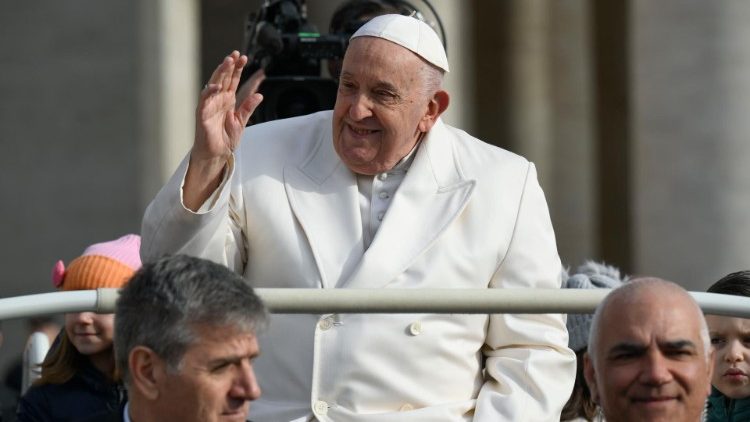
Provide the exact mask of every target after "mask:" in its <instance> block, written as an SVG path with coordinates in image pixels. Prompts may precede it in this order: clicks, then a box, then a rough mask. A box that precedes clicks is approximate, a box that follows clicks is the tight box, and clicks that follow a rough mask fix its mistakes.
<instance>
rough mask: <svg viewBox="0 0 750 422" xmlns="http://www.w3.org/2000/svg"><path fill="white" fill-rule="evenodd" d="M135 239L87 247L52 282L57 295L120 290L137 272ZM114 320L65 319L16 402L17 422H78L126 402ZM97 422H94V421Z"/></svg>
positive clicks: (56, 270) (129, 237)
mask: <svg viewBox="0 0 750 422" xmlns="http://www.w3.org/2000/svg"><path fill="white" fill-rule="evenodd" d="M140 244H141V239H140V237H139V236H137V235H127V236H123V237H121V238H119V239H117V240H113V241H109V242H104V243H98V244H95V245H92V246H89V247H88V248H87V249H86V250H85V251H84V252H83V254H82V255H81V256H80V257H78V258H76V259H74V260H73V261H72V262H71V263H70V265H69V267H68V268H67V269H66V268H65V266H64V265H63V263H62V261H60V262H58V263H57V264H56V265H55V268H54V270H53V273H52V280H53V281H54V283H55V285H56V286H57V287H58V288H60V289H62V290H91V289H97V288H105V287H107V288H120V287H122V286H124V285H125V284H126V283H127V282H128V281H129V280H130V278H131V277H132V276H133V274H134V273H135V271H136V270H138V269H139V268H140V267H141V260H140V256H139V249H140ZM113 337H114V314H95V313H93V312H76V313H69V314H66V315H65V328H64V329H63V330H62V331H61V333H60V334H59V336H58V338H57V339H56V340H55V342H54V343H53V345H52V347H51V348H50V351H49V353H48V354H47V356H46V357H45V358H44V361H43V362H42V365H41V377H40V378H39V379H38V380H36V381H35V382H34V384H33V385H32V386H31V388H29V390H28V391H27V392H26V393H25V394H24V395H23V397H21V400H20V401H19V406H18V412H17V417H18V421H19V422H46V421H50V422H52V421H54V422H78V421H81V420H85V419H87V418H92V417H94V418H96V417H98V415H103V414H105V413H109V412H112V411H113V410H116V409H119V408H121V405H122V403H124V402H125V400H126V397H125V389H124V388H123V386H122V384H121V383H120V382H119V380H118V376H117V374H116V371H115V356H114V349H113V346H112V344H113ZM95 420H96V419H95Z"/></svg>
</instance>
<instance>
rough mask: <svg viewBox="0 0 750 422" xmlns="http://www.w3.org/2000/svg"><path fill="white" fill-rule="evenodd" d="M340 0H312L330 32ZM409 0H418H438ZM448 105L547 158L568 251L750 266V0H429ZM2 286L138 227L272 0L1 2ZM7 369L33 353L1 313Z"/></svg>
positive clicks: (663, 263) (641, 268)
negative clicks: (199, 102) (251, 22)
mask: <svg viewBox="0 0 750 422" xmlns="http://www.w3.org/2000/svg"><path fill="white" fill-rule="evenodd" d="M339 3H340V0H337V1H332V0H308V1H307V9H308V13H309V18H310V21H311V22H312V23H314V24H315V25H317V27H318V28H319V29H320V30H321V32H324V33H325V32H326V31H327V26H328V25H327V22H328V19H329V17H330V15H331V13H332V11H333V10H334V9H335V8H336V6H337V5H338V4H339ZM412 3H413V4H414V5H415V6H417V7H418V8H421V7H423V3H422V2H420V1H417V0H414V1H412ZM431 3H432V4H433V5H434V6H435V8H436V9H437V11H438V14H439V16H440V18H441V19H442V20H443V23H444V25H445V29H446V33H447V37H448V57H449V60H450V62H451V68H452V69H453V71H452V72H451V73H450V74H449V75H448V77H447V80H446V86H447V88H448V90H449V91H450V92H451V94H452V97H451V100H452V101H451V106H450V108H449V110H448V112H447V113H446V114H445V117H444V119H445V120H446V121H447V123H449V124H452V125H454V126H458V127H461V128H463V129H465V130H466V131H467V132H469V133H471V134H473V135H475V136H477V137H479V138H481V139H483V140H485V141H487V142H490V143H493V144H496V145H499V146H501V147H504V148H507V149H510V150H512V151H515V152H518V153H520V154H522V155H524V156H526V157H527V158H529V159H530V160H532V161H534V162H535V163H536V164H537V166H538V170H539V175H540V180H541V183H542V186H543V187H544V189H545V192H546V194H547V198H548V202H549V205H550V210H551V214H552V219H553V224H554V226H555V230H556V233H557V241H558V246H559V250H560V254H561V257H562V260H563V262H564V263H566V264H571V265H577V264H578V263H580V262H581V261H582V260H583V259H587V258H591V259H597V260H604V261H606V262H608V263H610V264H612V265H615V266H617V267H619V268H621V269H622V270H623V271H624V272H626V273H628V274H653V275H657V276H660V277H664V278H667V279H670V280H674V281H677V282H679V283H681V284H683V285H684V286H686V287H687V288H689V289H693V290H704V289H705V288H706V287H707V286H708V285H709V284H711V283H712V282H714V281H716V280H718V279H719V278H720V277H721V276H723V275H724V274H726V273H728V272H730V271H735V270H739V269H747V268H750V263H749V262H748V261H749V260H748V252H746V251H745V248H744V246H745V244H744V242H745V240H746V239H748V238H750V176H748V175H747V174H746V170H743V169H744V168H745V164H746V162H747V161H748V158H749V157H750V142H749V140H748V137H749V136H750V135H749V134H750V26H748V25H747V24H746V22H748V20H750V2H746V1H743V0H718V1H710V2H709V1H702V0H662V1H658V2H655V1H649V0H629V1H628V0H611V1H606V2H604V1H597V0H505V1H497V0H464V1H455V0H431ZM0 4H1V5H2V7H1V8H0V10H1V11H2V12H0V146H1V148H2V153H0V198H1V199H0V204H1V205H0V221H2V224H0V264H1V265H2V268H3V275H2V281H1V282H2V287H1V288H0V295H1V296H2V297H8V296H17V295H22V294H31V293H41V292H50V291H52V290H53V289H52V286H51V282H50V276H49V274H50V271H51V268H52V265H53V263H54V262H55V261H56V260H57V259H63V260H64V261H65V262H69V260H70V259H72V258H73V257H75V256H78V255H79V254H80V253H81V251H82V250H83V248H84V247H85V246H86V245H89V244H91V243H92V242H95V241H99V240H103V239H112V238H115V237H117V236H119V235H121V234H124V233H128V232H136V233H137V232H138V231H139V229H140V219H141V215H142V213H143V211H144V209H145V207H146V205H147V204H148V202H149V200H150V199H151V198H152V197H153V196H154V194H155V193H156V191H157V190H158V189H159V187H160V186H161V185H162V184H163V183H164V181H165V180H166V178H167V176H168V175H169V174H171V172H172V171H173V170H174V168H175V167H176V166H177V163H178V162H179V161H180V160H181V159H182V158H183V156H184V155H185V153H186V152H187V151H188V149H189V147H190V144H191V142H192V135H193V111H194V107H195V103H196V99H197V95H198V91H199V90H200V88H201V87H202V85H203V84H204V82H205V80H206V79H207V78H208V75H210V73H211V71H212V70H213V68H214V67H215V66H216V64H218V63H219V61H220V60H221V59H222V57H223V56H224V55H225V54H227V53H228V52H229V51H231V50H233V49H240V48H241V47H242V44H243V36H244V29H245V28H244V27H245V19H246V17H247V15H248V13H249V12H251V11H256V10H258V9H259V8H260V5H261V1H260V0H136V1H131V2H101V1H93V0H77V1H73V2H60V1H53V0H33V1H27V2H17V1H11V0H0ZM4 329H5V345H4V346H3V348H2V349H1V350H0V368H2V367H3V365H5V364H6V363H7V362H8V360H9V359H10V358H9V357H10V356H14V355H17V354H18V353H20V347H21V344H22V343H23V341H24V340H25V331H24V329H25V328H24V324H23V322H22V321H8V322H6V323H5V325H4Z"/></svg>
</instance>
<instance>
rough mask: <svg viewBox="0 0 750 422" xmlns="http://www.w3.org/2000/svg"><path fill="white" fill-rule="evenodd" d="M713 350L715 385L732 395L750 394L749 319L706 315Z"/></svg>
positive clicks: (735, 396) (733, 397) (723, 392)
mask: <svg viewBox="0 0 750 422" xmlns="http://www.w3.org/2000/svg"><path fill="white" fill-rule="evenodd" d="M706 322H707V323H708V331H709V333H710V336H711V345H712V346H713V348H714V350H716V352H715V354H714V375H713V379H712V380H711V384H713V386H714V387H716V389H718V390H719V391H721V393H722V394H724V395H725V396H727V397H729V398H732V399H740V398H745V397H748V396H750V378H748V377H750V319H743V318H731V317H722V316H716V315H706Z"/></svg>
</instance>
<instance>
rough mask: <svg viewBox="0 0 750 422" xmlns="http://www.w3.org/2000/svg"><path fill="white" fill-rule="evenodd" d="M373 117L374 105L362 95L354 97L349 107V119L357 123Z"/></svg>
mask: <svg viewBox="0 0 750 422" xmlns="http://www.w3.org/2000/svg"><path fill="white" fill-rule="evenodd" d="M370 116H372V103H371V101H370V100H369V99H368V98H367V97H366V96H365V95H362V94H357V95H353V96H352V99H351V104H350V105H349V118H350V119H352V120H353V121H355V122H358V121H361V120H363V119H365V118H367V117H370Z"/></svg>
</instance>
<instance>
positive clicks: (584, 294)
mask: <svg viewBox="0 0 750 422" xmlns="http://www.w3.org/2000/svg"><path fill="white" fill-rule="evenodd" d="M256 292H257V293H258V295H259V296H260V297H261V298H262V299H263V301H264V302H265V303H266V306H268V308H269V310H270V311H271V312H272V313H290V314H326V313H449V314H496V313H516V314H521V313H531V314H536V313H591V312H593V311H594V309H595V308H596V305H597V304H598V303H599V302H600V301H601V300H602V299H603V298H604V296H606V294H607V293H609V290H607V289H590V290H589V289H583V290H578V289H561V290H557V289H270V288H263V289H256ZM691 294H692V295H693V297H695V299H696V300H697V301H698V304H699V305H700V306H701V308H702V309H703V311H704V312H705V313H708V314H716V315H729V316H736V317H741V318H750V298H747V297H741V296H729V295H718V294H713V293H702V292H691ZM117 295H118V292H117V289H98V290H96V291H93V290H87V291H86V290H82V291H71V292H54V293H42V294H36V295H29V296H18V297H11V298H4V299H0V320H4V319H12V318H24V317H30V316H36V315H46V314H59V313H65V312H83V311H93V312H104V313H106V312H113V311H114V307H115V301H116V300H117Z"/></svg>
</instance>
